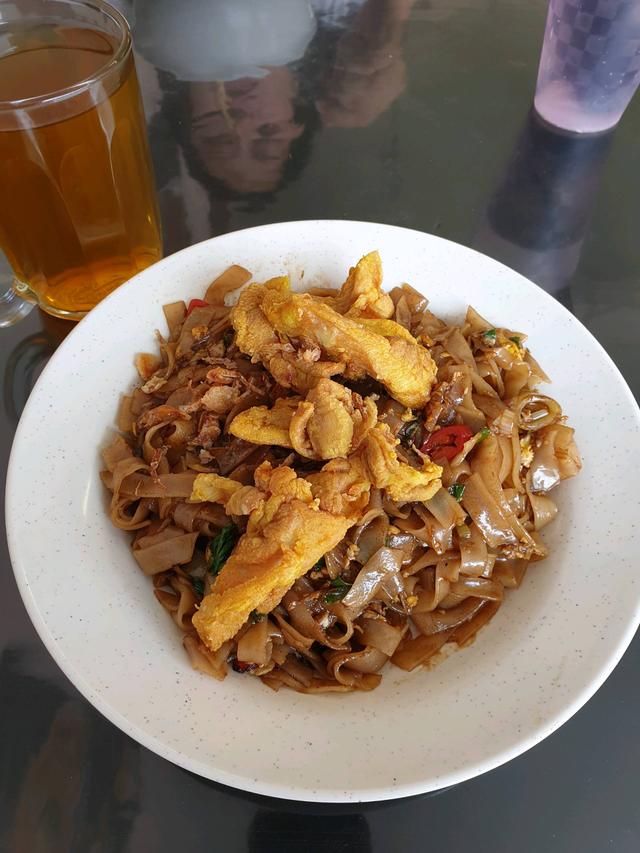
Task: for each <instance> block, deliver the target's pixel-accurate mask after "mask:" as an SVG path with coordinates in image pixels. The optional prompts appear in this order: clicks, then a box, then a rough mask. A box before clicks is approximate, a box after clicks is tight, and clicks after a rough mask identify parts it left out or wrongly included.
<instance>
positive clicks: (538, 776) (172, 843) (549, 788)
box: [0, 0, 640, 853]
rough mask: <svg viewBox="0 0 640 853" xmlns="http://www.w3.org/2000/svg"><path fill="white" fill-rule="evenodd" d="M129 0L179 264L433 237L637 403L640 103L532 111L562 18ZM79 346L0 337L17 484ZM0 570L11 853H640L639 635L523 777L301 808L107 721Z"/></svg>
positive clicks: (0, 827) (0, 442) (478, 5)
mask: <svg viewBox="0 0 640 853" xmlns="http://www.w3.org/2000/svg"><path fill="white" fill-rule="evenodd" d="M117 5H118V6H119V7H120V8H121V9H122V10H123V11H124V13H125V14H126V16H127V17H128V18H129V20H130V22H131V25H132V28H133V32H134V38H135V43H136V47H137V61H138V73H139V77H140V81H141V85H142V89H143V95H144V102H145V109H146V112H147V119H148V126H149V135H150V140H151V147H152V153H153V158H154V166H155V172H156V178H157V186H158V193H159V198H160V207H161V212H162V219H163V226H164V234H165V250H166V253H171V252H174V251H176V250H178V249H180V248H182V247H184V246H186V245H189V244H190V243H193V242H197V241H199V240H202V239H205V238H207V237H210V236H213V235H215V234H220V233H222V232H225V231H229V230H236V229H240V228H245V227H248V226H253V225H259V224H262V223H268V222H276V221H284V220H290V219H315V218H335V219H346V218H348V219H362V220H372V221H380V222H389V223H393V224H397V225H405V226H408V227H412V228H417V229H421V230H424V231H429V232H433V233H435V234H438V235H440V236H443V237H447V238H449V239H452V240H456V241H458V242H460V243H463V244H465V245H469V246H472V247H474V248H477V249H479V250H480V251H483V252H485V253H486V254H488V255H491V256H493V257H495V258H497V259H498V260H501V261H503V262H504V263H506V264H507V265H509V266H511V267H513V268H514V269H516V270H518V271H520V272H522V273H523V274H525V275H527V276H528V277H529V278H531V279H533V280H534V281H535V282H537V283H538V284H539V285H541V286H542V287H544V288H545V289H546V290H548V291H549V292H551V293H553V294H554V295H555V296H556V298H558V299H559V300H560V301H562V302H563V303H564V304H565V305H567V307H569V309H570V310H571V311H573V313H574V314H575V315H576V316H577V317H578V318H579V319H580V320H581V321H582V322H583V323H584V324H585V325H586V326H587V327H588V328H589V329H590V330H591V331H592V332H593V334H594V335H595V336H596V338H597V339H598V340H599V341H600V342H601V343H602V345H603V346H604V347H605V349H606V350H607V351H608V352H609V353H610V355H611V356H612V357H613V359H614V361H615V362H616V363H617V365H618V366H619V368H620V370H621V371H622V373H623V374H624V376H625V377H626V379H627V381H628V382H629V384H630V386H631V388H632V390H633V391H634V393H635V394H636V396H638V391H639V390H640V367H639V364H640V362H639V360H638V356H637V347H636V344H637V339H638V336H639V334H640V286H639V285H640V240H639V239H638V221H639V214H640V169H638V165H637V164H638V159H637V153H638V142H637V140H638V138H640V102H635V103H632V105H631V106H630V108H629V109H628V111H627V113H626V115H625V116H624V118H623V120H622V122H621V124H620V125H619V127H618V128H617V129H616V130H615V132H614V133H612V134H609V135H605V136H600V137H593V138H582V139H577V138H573V137H570V136H567V135H563V134H559V133H557V132H554V131H552V130H550V129H547V128H545V127H543V126H542V125H540V124H539V123H538V122H537V121H536V120H535V119H534V118H533V117H532V116H531V114H530V104H531V100H532V95H533V88H534V85H535V77H536V70H537V60H538V56H539V49H540V44H541V39H542V33H543V28H544V17H545V11H546V3H544V2H541V0H530V2H528V3H522V2H517V0H495V2H488V0H416V2H412V0H395V2H394V1H393V0H356V1H355V2H348V0H344V1H343V2H341V0H313V2H311V4H310V6H308V5H307V3H305V2H303V0H247V2H242V3H241V2H239V0H218V2H216V0H135V2H133V3H132V2H127V0H120V2H119V3H118V4H117ZM211 45H215V46H216V47H215V49H213V48H212V47H211ZM2 203H5V202H4V201H3V202H2ZM68 329H69V326H68V325H67V324H65V323H64V322H62V321H58V320H53V319H51V318H48V317H46V316H45V315H43V314H41V313H39V312H38V311H36V310H34V311H32V313H31V314H30V315H29V316H28V317H27V318H26V320H24V321H23V322H22V323H20V324H19V325H17V326H14V327H13V328H10V329H5V330H2V331H0V369H1V370H2V371H3V372H2V374H0V375H2V376H3V406H2V409H1V410H0V426H1V432H0V453H1V454H2V456H1V464H0V470H1V471H2V472H3V474H4V471H5V470H6V462H7V459H8V455H9V450H10V446H11V441H12V436H13V433H14V430H15V427H16V423H17V419H18V417H19V414H20V411H21V409H22V406H23V405H24V402H25V399H26V397H27V396H28V394H29V390H30V389H31V387H32V386H33V383H34V381H35V380H36V379H37V376H38V374H39V372H40V370H41V369H42V367H43V366H44V364H45V363H46V361H47V359H48V358H49V356H50V355H51V354H52V353H53V352H54V350H55V348H56V347H57V345H58V344H59V343H60V341H61V340H62V339H63V337H64V336H65V334H66V333H67V332H68ZM42 428H43V429H46V422H43V425H42ZM611 429H612V430H615V425H614V424H612V425H611ZM34 452H37V437H36V438H35V442H34ZM631 475H632V474H631V471H630V476H631ZM0 560H1V561H2V572H1V574H0V614H1V618H0V640H1V645H0V655H1V656H0V719H1V721H2V740H1V741H0V809H1V810H2V820H1V821H0V849H2V850H7V851H11V853H13V851H15V852H16V853H41V851H42V853H44V851H46V853H53V852H54V851H73V853H76V851H77V853H103V851H109V853H111V851H113V852H114V853H115V851H135V853H138V851H154V853H156V852H158V853H160V851H174V850H187V849H195V850H200V849H202V850H204V849H207V850H220V851H224V853H235V851H245V850H247V851H255V852H256V853H257V851H262V852H263V853H264V852H265V851H278V853H287V851H307V853H312V851H316V850H318V851H319V850H323V851H324V850H326V849H333V850H335V851H343V850H344V851H370V850H371V851H392V850H393V851H395V850H408V851H421V850H424V849H427V848H433V849H438V850H467V849H476V850H480V851H484V850H491V851H494V853H497V851H505V853H506V852H507V851H512V850H518V851H521V853H539V851H548V853H556V851H558V853H560V851H562V853H564V851H574V850H575V851H577V850H579V851H582V852H583V853H600V851H604V850H615V851H618V853H626V851H629V853H631V851H634V853H635V851H637V850H638V849H639V848H640V810H639V809H638V807H637V799H638V798H637V792H638V783H637V768H638V766H639V765H640V715H639V714H638V705H639V700H640V688H639V684H640V681H639V680H638V678H637V673H638V667H639V666H640V642H639V641H638V639H637V638H636V640H635V641H634V642H633V643H632V645H631V647H630V649H629V650H628V652H627V653H626V655H625V656H624V658H623V660H622V662H621V663H620V664H619V666H618V667H617V669H616V670H615V671H614V673H613V675H612V676H611V677H610V678H609V679H608V681H607V682H606V683H605V685H604V686H603V687H602V688H601V689H600V691H599V692H598V693H597V694H596V696H595V697H594V698H593V699H592V700H591V701H590V702H589V703H588V704H587V705H586V707H584V708H583V709H582V710H581V711H580V712H579V713H578V714H576V715H575V717H573V719H571V720H570V721H569V722H568V723H567V724H566V725H564V726H563V727H562V728H561V729H560V730H559V731H557V732H556V733H555V734H554V735H552V736H551V737H549V738H547V739H546V740H545V741H544V742H543V743H541V744H539V745H538V746H536V747H535V748H534V749H532V750H530V751H529V752H527V753H526V754H524V755H522V756H521V757H520V758H518V759H516V760H514V761H512V762H510V763H509V764H507V765H505V766H503V767H500V768H498V769H497V770H494V771H492V772H491V773H488V774H486V775H484V776H482V777H480V778H477V779H475V780H472V781H469V782H467V783H464V784H461V785H458V786H456V787H455V788H451V789H448V790H445V791H441V792H438V793H437V794H433V795H429V796H424V797H415V798H411V799H407V800H400V801H394V802H389V803H380V804H370V805H363V806H343V807H341V806H321V805H305V804H302V803H293V802H287V801H279V800H271V799H267V798H263V797H258V796H253V795H249V794H244V793H241V792H236V791H233V790H231V789H228V788H225V787H223V786H221V785H217V784H215V783H212V782H208V781H205V780H203V779H200V778H198V777H196V776H194V775H192V774H190V773H188V772H185V771H183V770H181V769H179V768H177V767H174V766H173V765H171V764H169V763H168V762H166V761H164V760H163V759H162V758H159V757H157V756H156V755H154V754H152V753H151V752H149V751H147V750H146V749H144V748H143V747H141V746H139V745H138V744H137V743H135V742H134V741H132V740H130V739H129V738H128V737H127V736H126V735H124V734H122V733H121V732H120V731H119V730H118V729H116V728H115V727H113V726H112V725H111V724H110V723H109V722H107V721H106V720H105V719H103V718H102V717H101V715H100V714H99V713H98V712H97V711H95V710H94V709H93V708H92V707H91V706H90V705H89V704H88V703H87V702H86V701H85V700H84V699H83V698H82V697H81V696H80V695H79V694H78V693H77V691H76V690H75V689H74V688H73V686H72V685H71V684H70V683H69V682H68V681H67V680H66V678H65V677H64V676H63V675H62V673H61V672H60V671H59V670H58V669H57V667H56V665H55V664H54V663H53V661H52V660H51V659H50V657H49V655H48V653H47V652H46V651H45V649H44V647H43V645H42V644H41V642H40V641H39V639H38V638H37V636H36V634H35V631H34V629H33V628H32V626H31V624H30V622H29V620H28V617H27V615H26V612H25V610H24V609H23V606H22V604H21V602H20V599H19V596H18V592H17V589H16V586H15V583H14V580H13V576H12V573H11V569H10V565H9V558H8V554H7V551H6V546H5V545H4V543H3V545H2V551H1V552H0ZM612 571H615V567H612ZM425 701H428V696H425ZM337 772H339V768H337Z"/></svg>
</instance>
